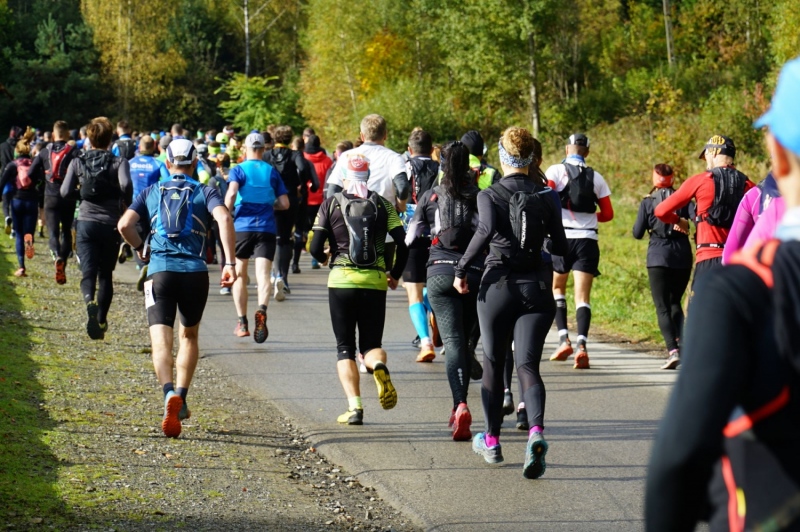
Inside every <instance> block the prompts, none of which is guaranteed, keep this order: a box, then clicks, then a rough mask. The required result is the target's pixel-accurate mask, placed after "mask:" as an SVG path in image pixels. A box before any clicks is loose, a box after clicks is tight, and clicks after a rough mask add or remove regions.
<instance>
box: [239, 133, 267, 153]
mask: <svg viewBox="0 0 800 532" xmlns="http://www.w3.org/2000/svg"><path fill="white" fill-rule="evenodd" d="M264 144H265V143H264V136H263V135H262V134H261V133H250V134H249V135H247V138H246V139H244V147H245V148H252V149H254V150H260V149H261V148H263V147H264Z"/></svg>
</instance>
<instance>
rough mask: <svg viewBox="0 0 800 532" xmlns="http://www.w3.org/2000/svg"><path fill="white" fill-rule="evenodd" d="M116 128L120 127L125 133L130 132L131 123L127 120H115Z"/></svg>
mask: <svg viewBox="0 0 800 532" xmlns="http://www.w3.org/2000/svg"><path fill="white" fill-rule="evenodd" d="M117 129H121V130H122V131H124V132H125V133H130V132H131V125H130V124H129V123H128V121H127V120H120V121H119V122H117Z"/></svg>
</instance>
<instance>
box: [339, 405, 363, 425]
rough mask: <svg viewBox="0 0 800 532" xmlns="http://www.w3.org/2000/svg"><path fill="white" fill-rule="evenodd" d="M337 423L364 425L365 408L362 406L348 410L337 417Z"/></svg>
mask: <svg viewBox="0 0 800 532" xmlns="http://www.w3.org/2000/svg"><path fill="white" fill-rule="evenodd" d="M336 422H337V423H342V424H343V425H363V424H364V410H363V409H361V408H354V409H352V410H348V411H347V412H345V413H344V414H342V415H341V416H339V417H337V418H336Z"/></svg>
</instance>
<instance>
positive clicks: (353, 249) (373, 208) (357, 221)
mask: <svg viewBox="0 0 800 532" xmlns="http://www.w3.org/2000/svg"><path fill="white" fill-rule="evenodd" d="M333 197H334V201H333V202H331V209H333V208H334V207H335V205H334V203H338V204H339V207H340V209H341V211H342V217H343V218H344V224H345V226H346V227H347V232H348V233H349V234H350V248H349V253H348V258H349V259H350V261H351V262H352V263H353V264H355V265H356V266H359V267H364V268H370V267H375V263H376V262H377V261H378V251H377V248H376V246H375V240H376V238H377V236H378V211H379V210H380V209H381V208H382V207H383V202H382V201H381V200H380V198H379V197H378V194H377V193H376V192H370V193H369V196H368V197H367V198H366V199H363V198H353V199H348V198H346V197H345V196H344V194H342V193H341V192H339V193H337V194H334V196H333Z"/></svg>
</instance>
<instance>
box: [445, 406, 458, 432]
mask: <svg viewBox="0 0 800 532" xmlns="http://www.w3.org/2000/svg"><path fill="white" fill-rule="evenodd" d="M455 422H456V409H455V408H454V409H452V410H451V411H450V419H449V420H448V421H447V426H448V427H449V428H451V429H452V428H453V424H454V423H455Z"/></svg>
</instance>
